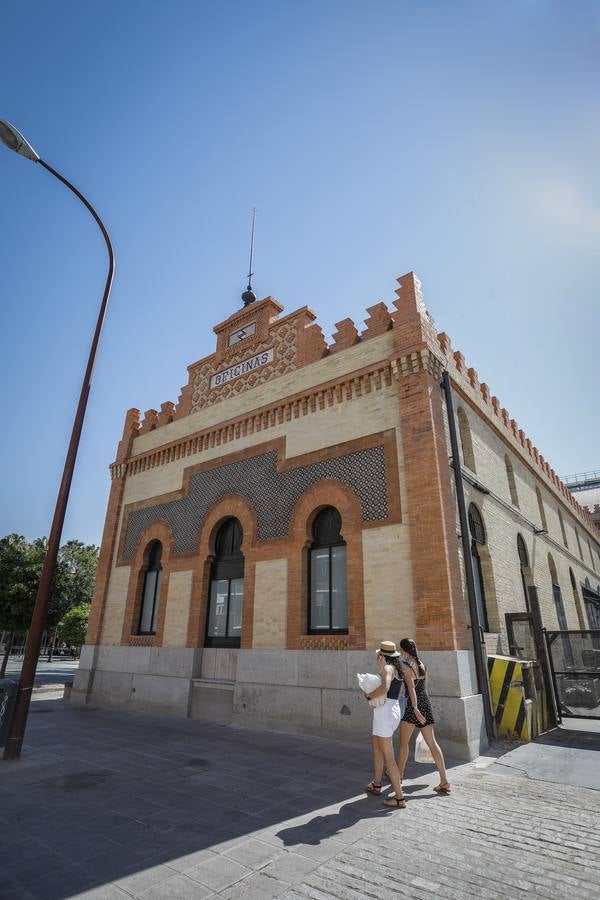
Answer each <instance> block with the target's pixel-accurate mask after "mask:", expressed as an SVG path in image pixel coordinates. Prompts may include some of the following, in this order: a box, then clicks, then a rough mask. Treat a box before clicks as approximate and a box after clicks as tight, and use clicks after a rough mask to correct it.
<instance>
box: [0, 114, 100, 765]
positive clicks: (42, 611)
mask: <svg viewBox="0 0 600 900" xmlns="http://www.w3.org/2000/svg"><path fill="white" fill-rule="evenodd" d="M15 130H16V129H15ZM17 134H18V132H17ZM11 149H15V150H16V149H17V148H14V147H11ZM17 152H19V151H18V150H17ZM29 158H30V159H31V158H32V157H31V156H30V157H29ZM34 161H35V162H39V164H40V165H41V166H43V167H44V169H47V170H48V172H50V173H51V174H52V175H54V177H55V178H58V180H59V181H62V183H63V184H64V185H66V186H67V187H68V188H69V190H71V191H72V192H73V193H74V194H75V196H76V197H78V198H79V200H81V202H82V203H83V205H84V206H85V207H86V208H87V209H88V210H89V212H90V213H91V215H92V216H93V218H94V219H95V221H96V223H97V225H98V227H99V228H100V231H101V232H102V236H103V238H104V240H105V242H106V248H107V250H108V275H107V278H106V284H105V286H104V294H103V296H102V303H101V304H100V311H99V313H98V320H97V322H96V328H95V330H94V335H93V338H92V346H91V349H90V355H89V358H88V362H87V366H86V369H85V374H84V377H83V384H82V387H81V393H80V396H79V403H78V404H77V411H76V413H75V421H74V423H73V429H72V432H71V439H70V441H69V448H68V450H67V458H66V460H65V465H64V470H63V475H62V479H61V482H60V488H59V491H58V497H57V499H56V507H55V510H54V516H53V519H52V527H51V529H50V537H49V538H48V550H47V551H46V556H45V558H44V565H43V568H42V576H41V579H40V584H39V588H38V592H37V596H36V600H35V607H34V609H33V615H32V618H31V625H30V626H29V638H28V640H27V649H26V651H25V657H24V659H23V667H22V669H21V677H20V680H19V687H18V691H17V697H16V700H15V706H14V710H13V719H12V723H11V727H10V732H9V736H8V739H7V742H6V747H5V750H4V759H18V757H19V756H20V755H21V747H22V745H23V738H24V736H25V728H26V726H27V714H28V712H29V703H30V701H31V692H32V690H33V682H34V679H35V670H36V668H37V663H38V658H39V653H40V646H41V642H42V635H43V633H44V628H45V625H46V616H47V613H48V603H49V600H50V595H51V592H52V580H53V577H54V570H55V568H56V560H57V557H58V551H59V548H60V539H61V534H62V528H63V522H64V520H65V512H66V509H67V501H68V499H69V490H70V488H71V481H72V479H73V471H74V469H75V460H76V458H77V449H78V447H79V439H80V437H81V430H82V427H83V419H84V416H85V410H86V407H87V402H88V397H89V393H90V387H91V383H92V374H93V371H94V364H95V362H96V353H97V350H98V343H99V340H100V333H101V331H102V326H103V324H104V318H105V316H106V309H107V306H108V298H109V296H110V289H111V287H112V282H113V276H114V270H115V258H114V253H113V248H112V244H111V242H110V238H109V236H108V232H107V231H106V228H105V227H104V225H103V223H102V220H101V219H100V216H99V215H98V213H97V212H96V210H95V209H94V208H93V206H92V205H91V203H89V202H88V201H87V200H86V198H85V197H84V196H83V194H81V193H80V192H79V191H78V190H77V188H76V187H74V186H73V185H72V184H71V183H70V182H69V181H67V179H66V178H64V177H63V176H62V175H61V174H60V173H59V172H57V171H56V170H55V169H53V168H52V166H49V165H48V164H47V163H45V162H44V160H43V159H40V158H39V157H38V159H36V160H34Z"/></svg>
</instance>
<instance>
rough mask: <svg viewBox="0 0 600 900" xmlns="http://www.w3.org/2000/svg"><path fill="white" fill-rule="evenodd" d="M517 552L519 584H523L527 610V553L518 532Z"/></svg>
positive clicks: (527, 608)
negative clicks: (519, 574) (519, 569)
mask: <svg viewBox="0 0 600 900" xmlns="http://www.w3.org/2000/svg"><path fill="white" fill-rule="evenodd" d="M517 553H518V554H519V565H520V567H521V584H522V585H523V594H524V596H525V609H526V610H529V591H528V590H527V577H528V574H529V556H528V555H527V547H526V545H525V541H524V540H523V537H522V535H520V534H518V535H517Z"/></svg>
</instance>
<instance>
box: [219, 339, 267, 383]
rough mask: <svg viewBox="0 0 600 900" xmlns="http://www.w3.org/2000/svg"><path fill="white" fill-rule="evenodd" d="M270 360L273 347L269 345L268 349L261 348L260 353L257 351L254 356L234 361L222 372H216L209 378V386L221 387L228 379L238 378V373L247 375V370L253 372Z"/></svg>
mask: <svg viewBox="0 0 600 900" xmlns="http://www.w3.org/2000/svg"><path fill="white" fill-rule="evenodd" d="M272 362H273V348H272V347H269V349H268V350H263V351H262V352H261V353H257V354H256V356H251V357H249V359H245V360H243V362H240V363H236V364H235V366H230V367H229V368H228V369H225V370H224V371H223V372H217V374H216V375H213V376H212V378H211V379H210V386H211V388H215V387H221V386H222V385H224V384H227V382H228V381H233V380H234V379H235V378H239V377H240V375H247V374H248V373H249V372H253V371H254V369H260V367H261V366H266V365H268V363H272Z"/></svg>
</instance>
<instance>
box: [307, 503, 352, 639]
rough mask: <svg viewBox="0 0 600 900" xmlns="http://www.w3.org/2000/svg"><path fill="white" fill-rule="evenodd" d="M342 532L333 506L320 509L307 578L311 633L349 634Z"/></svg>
mask: <svg viewBox="0 0 600 900" xmlns="http://www.w3.org/2000/svg"><path fill="white" fill-rule="evenodd" d="M341 528H342V518H341V516H340V514H339V512H338V511H337V509H335V508H334V507H333V506H326V507H325V509H322V510H321V512H320V513H319V514H318V515H317V517H316V519H315V521H314V523H313V529H312V533H313V542H312V545H311V548H310V551H309V577H308V583H309V604H308V606H309V609H308V630H309V632H311V633H317V634H323V633H324V632H329V633H338V634H339V633H342V634H344V633H346V632H347V631H348V585H347V575H346V542H345V541H344V539H343V537H342V534H341Z"/></svg>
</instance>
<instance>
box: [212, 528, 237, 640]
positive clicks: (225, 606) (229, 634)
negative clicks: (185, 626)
mask: <svg viewBox="0 0 600 900" xmlns="http://www.w3.org/2000/svg"><path fill="white" fill-rule="evenodd" d="M243 539H244V532H243V530H242V526H241V525H240V523H239V522H238V520H237V519H226V520H225V522H223V524H222V525H221V527H220V528H219V531H218V532H217V537H216V540H215V557H214V559H213V562H212V565H211V571H210V588H209V595H208V597H209V599H208V616H207V623H206V646H207V647H239V646H240V639H241V636H242V610H243V606H244V556H243V553H242V541H243Z"/></svg>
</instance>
